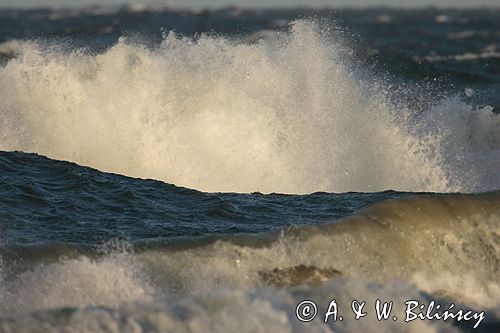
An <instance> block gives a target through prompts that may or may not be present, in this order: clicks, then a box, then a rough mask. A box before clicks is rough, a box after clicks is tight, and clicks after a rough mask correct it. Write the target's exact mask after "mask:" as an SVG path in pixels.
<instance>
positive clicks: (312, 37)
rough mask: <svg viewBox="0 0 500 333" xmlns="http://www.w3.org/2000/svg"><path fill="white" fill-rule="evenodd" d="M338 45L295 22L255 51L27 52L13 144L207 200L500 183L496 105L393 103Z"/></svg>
mask: <svg viewBox="0 0 500 333" xmlns="http://www.w3.org/2000/svg"><path fill="white" fill-rule="evenodd" d="M338 39H339V38H337V37H335V36H334V37H332V34H331V33H327V32H325V29H322V28H319V27H318V25H317V24H315V23H312V22H308V21H296V22H293V23H292V24H291V27H290V32H289V33H288V34H282V35H281V37H279V35H278V38H273V39H267V40H266V39H262V40H260V41H257V42H254V43H242V42H241V40H237V39H236V40H234V39H228V38H224V37H211V36H200V37H199V38H197V39H191V38H180V37H178V36H175V35H174V34H172V33H171V34H168V35H167V36H165V38H164V39H163V42H162V43H161V45H159V46H158V47H153V48H151V47H146V46H145V45H141V44H139V43H137V42H131V41H128V40H127V39H126V38H122V39H120V40H119V41H118V42H117V43H116V44H115V45H114V46H112V47H111V48H109V49H107V50H106V51H103V52H101V53H97V54H95V53H92V52H89V51H85V50H74V49H71V48H64V47H62V46H61V45H54V44H53V43H51V42H41V41H38V42H23V43H19V44H16V45H17V46H16V50H15V52H13V53H15V54H17V56H16V57H14V58H12V59H10V60H9V61H8V62H7V63H6V65H5V66H4V67H0V111H1V113H2V118H1V119H0V149H2V150H22V151H29V152H37V153H41V154H44V155H47V156H50V157H52V158H57V159H64V160H70V161H73V162H76V163H79V164H83V165H89V166H92V167H95V168H98V169H101V170H104V171H112V172H116V173H121V174H126V175H130V176H135V177H141V178H155V179H160V180H164V181H166V182H168V183H174V184H177V185H181V186H185V187H190V188H195V189H199V190H203V191H231V192H253V191H260V192H286V193H307V192H314V191H329V192H346V191H370V192H371V191H381V190H386V189H395V190H401V191H435V192H454V191H463V192H474V191H485V190H492V189H497V188H499V187H500V176H499V174H498V172H497V171H498V165H499V161H500V150H499V146H500V138H499V136H500V134H499V133H500V129H499V128H500V120H499V117H498V115H495V114H494V113H493V112H492V110H491V108H488V107H486V108H480V109H477V108H474V107H471V106H469V105H467V104H465V103H464V102H462V101H461V100H460V99H458V98H457V97H453V96H452V97H448V98H443V99H441V100H435V101H432V102H431V103H428V104H430V105H431V107H430V108H426V109H424V110H423V111H422V110H419V109H420V108H419V107H417V106H416V105H410V104H409V103H406V104H405V103H398V102H394V101H397V100H398V98H397V97H398V96H394V94H397V93H389V92H388V91H389V90H388V89H386V88H384V87H385V86H386V85H385V83H383V81H384V79H383V78H382V79H380V80H379V79H377V78H370V79H369V80H368V81H367V79H362V78H363V77H367V75H366V73H364V74H363V75H359V74H360V72H361V71H362V70H361V69H359V68H356V69H353V66H352V65H350V64H349V61H350V59H349V55H348V54H349V52H348V49H347V48H346V47H345V46H344V45H345V42H341V41H339V40H338ZM11 44H12V43H11ZM391 94H392V95H391ZM422 99H425V96H415V98H414V100H422Z"/></svg>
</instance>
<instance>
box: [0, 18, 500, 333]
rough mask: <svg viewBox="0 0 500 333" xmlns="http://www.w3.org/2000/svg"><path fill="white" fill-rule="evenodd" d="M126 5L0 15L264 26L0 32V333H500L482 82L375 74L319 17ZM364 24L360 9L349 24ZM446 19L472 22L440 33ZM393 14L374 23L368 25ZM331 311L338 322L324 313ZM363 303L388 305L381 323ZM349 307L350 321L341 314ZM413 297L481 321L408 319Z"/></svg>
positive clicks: (60, 23)
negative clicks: (152, 32) (249, 30)
mask: <svg viewBox="0 0 500 333" xmlns="http://www.w3.org/2000/svg"><path fill="white" fill-rule="evenodd" d="M127 10H129V9H122V11H118V12H116V13H115V12H109V13H108V12H92V9H88V11H85V10H82V11H81V12H79V11H75V12H64V11H60V12H58V11H54V12H50V11H49V12H47V13H45V12H44V11H41V12H33V13H32V12H30V11H26V12H20V13H17V12H13V13H11V12H9V11H3V12H2V11H0V15H3V16H4V17H5V20H7V19H9V18H10V17H14V16H15V15H20V16H18V17H23V15H25V16H26V20H27V22H31V23H30V24H33V26H34V27H37V26H38V25H36V24H39V23H36V24H35V23H33V22H38V21H36V20H41V21H42V22H45V23H46V24H47V27H53V28H51V29H56V28H57V29H61V31H66V30H67V27H66V26H65V24H68V23H67V22H66V21H65V20H66V18H68V17H69V18H73V19H75V20H77V19H78V18H87V19H88V20H90V21H92V20H95V23H94V25H95V26H96V27H97V26H99V24H100V22H101V20H103V21H105V22H108V21H110V20H111V19H113V21H112V22H115V20H118V21H117V22H118V23H116V24H115V23H113V24H115V25H118V24H121V23H119V22H129V21H127V20H130V22H135V21H134V20H138V21H140V22H143V24H144V25H147V24H150V23H148V22H149V21H152V22H154V19H157V17H162V16H161V15H165V16H166V17H167V18H169V19H171V20H174V21H175V20H177V19H179V20H180V18H183V19H186V20H192V22H203V21H202V20H203V17H206V20H207V22H212V23H213V24H217V23H218V22H225V21H223V20H231V19H241V20H244V19H245V20H247V21H244V22H247V24H248V25H249V26H251V24H250V23H248V22H253V21H252V20H253V19H258V20H267V19H268V18H267V17H268V16H269V17H272V19H269V20H270V21H269V22H274V23H261V24H262V26H258V27H259V29H257V31H256V32H254V33H253V34H238V33H233V34H217V33H213V32H212V33H208V34H200V35H195V36H194V37H191V36H183V35H182V34H180V33H175V32H168V33H166V32H163V33H162V37H161V40H159V41H157V42H154V41H152V39H148V37H147V36H145V35H141V34H137V35H135V34H134V31H133V25H132V23H127V24H130V29H131V31H132V33H127V34H123V36H122V37H119V38H117V39H116V40H114V41H113V42H111V43H109V41H108V39H106V38H109V36H108V35H109V34H111V33H113V29H114V28H113V27H111V28H109V29H107V30H99V32H95V31H94V30H92V28H90V27H87V28H84V23H82V22H85V21H84V20H83V19H82V22H80V23H75V27H80V28H81V29H82V31H87V34H88V35H89V36H90V37H89V36H87V35H85V37H84V40H86V39H85V38H88V39H89V40H91V41H94V42H96V41H97V42H98V43H101V42H102V40H105V41H106V42H103V43H104V44H103V45H99V47H97V48H95V47H94V46H91V42H89V45H88V46H85V43H83V44H84V46H83V47H82V46H81V44H82V41H81V40H80V39H79V38H82V37H81V36H80V35H78V33H75V37H74V39H73V40H72V37H70V38H67V39H65V40H58V39H57V38H31V39H30V38H25V39H19V38H18V39H16V38H14V37H11V36H18V34H22V33H23V32H22V29H21V28H16V29H18V30H16V29H14V28H12V27H11V28H10V29H12V31H13V32H9V33H10V35H9V33H6V34H7V36H8V37H9V36H10V37H11V38H8V40H5V41H4V42H3V43H1V44H0V114H1V116H0V332H176V333H177V332H236V331H238V332H469V331H472V330H474V331H477V332H496V331H497V330H498V327H499V323H500V302H499V300H500V279H499V276H500V274H499V267H500V264H499V263H500V192H499V189H500V172H499V169H500V168H499V167H500V116H499V115H498V112H497V110H495V107H496V106H495V105H491V106H490V105H489V104H488V103H485V102H484V100H486V101H490V102H491V103H490V104H493V103H494V102H495V95H496V94H491V95H488V93H489V91H490V90H488V89H490V88H491V87H493V88H494V87H497V84H498V82H497V81H495V80H496V79H492V81H491V83H488V84H486V83H484V82H483V81H480V80H479V79H478V82H475V81H471V82H472V83H471V82H469V81H466V83H464V82H462V81H459V80H458V79H456V81H453V77H452V79H450V80H451V82H452V84H451V86H450V87H451V88H450V89H447V90H446V91H445V90H443V89H442V86H440V85H439V84H442V83H440V82H435V84H436V85H435V86H432V81H431V84H429V82H427V81H425V82H424V80H423V76H422V77H421V76H419V75H420V73H421V72H418V71H416V72H415V73H414V74H413V75H414V77H412V78H411V80H406V79H405V78H404V77H403V78H401V77H398V75H400V74H398V72H397V71H396V70H395V73H386V72H384V70H381V69H380V68H379V67H377V66H378V65H377V66H375V65H370V62H369V60H366V59H365V60H362V61H360V59H359V57H360V53H359V50H357V49H356V45H353V44H356V41H355V40H351V38H354V37H350V35H349V34H347V33H345V31H344V30H343V29H342V28H341V27H339V26H337V25H335V24H337V23H335V24H334V23H332V22H330V21H328V20H326V19H324V20H321V19H318V20H305V19H301V20H291V19H289V20H288V18H286V19H285V18H282V19H280V20H281V21H280V20H278V18H275V17H274V16H279V15H281V14H280V12H272V11H270V12H266V11H262V12H255V13H254V12H249V13H246V12H244V11H241V12H240V11H238V10H236V9H234V10H232V9H228V10H227V11H220V12H217V11H215V12H208V13H204V14H203V15H205V16H203V15H201V14H199V13H184V12H175V11H172V12H170V11H169V10H168V9H155V10H154V11H153V10H151V11H150V12H149V11H148V10H145V11H142V10H138V11H127ZM396 12H397V11H396ZM16 13H17V14H16ZM360 13H361V14H363V15H365V14H366V15H369V14H370V13H371V12H370V11H366V12H363V11H360V12H359V13H358V12H356V11H355V12H354V13H351V14H350V15H353V17H356V16H355V15H361V14H360ZM429 13H431V14H432V15H433V16H429V17H431V18H432V19H433V21H432V22H433V24H435V25H442V24H446V22H448V21H446V22H444V21H442V19H439V20H438V19H437V17H438V15H437V14H435V13H434V12H432V11H431V12H424V13H422V17H423V18H426V17H427V16H425V15H431V14H429ZM457 13H459V14H460V15H462V16H463V17H466V16H467V15H469V16H470V17H472V18H475V16H474V15H479V14H477V13H475V14H474V13H473V12H468V11H463V12H460V11H457V12H451V14H449V15H450V17H449V21H450V22H454V21H453V20H454V19H455V18H456V17H458V16H459V14H457ZM35 14H36V15H38V16H36V15H35ZM55 14H58V16H54V15H55ZM389 14H390V13H389ZM389 14H384V15H385V16H384V19H381V18H380V17H381V16H380V13H378V12H376V11H374V14H373V15H374V19H373V20H374V22H375V23H376V24H378V25H376V26H377V27H378V28H377V29H380V34H383V33H387V32H385V30H383V29H384V27H385V25H387V24H392V22H393V21H392V20H393V19H392V16H388V15H389ZM30 15H31V16H30ZM44 15H46V16H44ZM141 15H142V16H141ZM148 15H150V16H151V17H150V16H148ZM176 15H177V16H176ZM252 15H253V16H252ZM266 15H267V16H266ZM273 15H274V16H273ZM282 15H283V16H286V15H289V13H288V12H284V13H283V14H282ZM345 15H346V16H347V17H348V15H349V12H347V13H346V14H345ZM391 15H392V14H391ZM401 15H403V17H405V19H407V20H408V21H405V22H407V24H408V25H409V26H411V24H414V25H415V26H417V25H416V24H417V23H414V22H413V21H411V20H410V19H409V18H406V16H405V15H409V14H407V13H404V12H402V14H401ZM443 15H444V14H443ZM454 15H455V16H454ZM484 15H485V16H484V17H485V18H484V20H485V22H487V17H488V16H487V14H484ZM108 16H109V19H107V18H108ZM410 16H411V15H410ZM462 16H460V17H462ZM179 17H180V18H179ZM363 17H364V16H363ZM387 17H389V19H388V18H387ZM467 17H468V16H467ZM30 20H31V21H30ZM120 20H121V21H120ZM283 20H285V23H283ZM286 20H288V21H290V22H291V23H290V24H289V25H288V21H286ZM471 20H472V19H471ZM32 21H33V22H32ZM441 21H442V22H441ZM75 22H77V21H75ZM78 22H79V21H78ZM175 22H177V21H175ZM242 22H243V21H242ZM266 22H267V21H266ZM360 22H363V21H362V20H361V21H360ZM370 22H371V21H370ZM456 22H459V21H458V18H457V21H456ZM106 24H108V23H106ZM197 24H198V23H197ZM200 24H201V23H200ZM272 24H275V25H276V27H277V28H273V26H272ZM457 24H458V23H457ZM461 24H466V23H461ZM484 24H485V26H486V23H484ZM491 24H493V23H491ZM267 25H271V27H269V26H267ZM227 26H228V27H229V26H230V24H229V23H227ZM125 27H127V25H125ZM183 27H184V26H182V25H179V29H180V30H182V29H183ZM283 27H284V28H283ZM440 27H441V26H440ZM73 28H74V27H73ZM184 28H185V27H184ZM269 28H273V29H269ZM41 29H48V28H46V27H45V28H41ZM85 29H87V30H85ZM228 29H229V28H228ZM234 29H237V28H234ZM370 29H371V28H370ZM436 29H437V28H436ZM47 31H49V32H50V31H52V30H47ZM68 31H69V30H68ZM164 31H165V30H164ZM49 32H47V33H49ZM30 33H32V32H30ZM68 33H69V34H70V33H71V32H68ZM27 34H28V33H27ZM28 35H29V34H28ZM61 35H64V34H61ZM456 35H457V32H456V33H454V34H451V35H450V32H448V35H445V36H448V37H449V36H451V37H450V38H449V39H450V40H452V41H453V43H455V41H456V40H457V38H455V36H456ZM70 36H71V35H70ZM460 36H462V35H460ZM464 36H465V35H464ZM492 36H493V35H492ZM117 37H118V36H117ZM1 38H2V34H0V41H2V39H1ZM408 38H410V37H408ZM414 38H415V40H417V37H414ZM464 38H468V37H467V36H466V37H464ZM491 38H492V39H494V38H497V37H491ZM497 39H498V38H497ZM387 40H388V41H389V40H390V39H389V37H387ZM494 41H496V40H494ZM106 43H107V44H106ZM464 43H465V42H464ZM108 44H109V45H108ZM499 45H500V44H499ZM384 52H386V53H384ZM384 52H382V54H383V56H387V57H388V59H389V56H392V55H391V53H390V51H387V50H386V51H384ZM415 52H416V51H415ZM492 52H493V51H492ZM394 57H396V55H394ZM439 57H440V58H439V59H441V60H442V61H444V62H445V65H448V66H452V65H453V66H455V65H456V63H455V62H454V61H455V59H454V58H452V57H449V58H447V56H441V55H439ZM405 59H406V58H405ZM408 59H409V60H408ZM408 59H406V60H401V61H410V62H413V61H414V62H416V63H417V64H421V63H422V62H426V61H427V62H426V63H425V64H426V65H428V66H431V65H429V64H431V63H432V61H433V59H438V58H437V56H435V57H434V58H432V56H431V55H429V56H427V55H423V56H422V55H411V57H409V58H408ZM446 59H448V60H446ZM492 59H497V58H496V57H495V56H492V57H489V58H484V59H483V60H481V61H492ZM476 60H477V59H472V58H471V59H470V61H476ZM446 61H450V63H446ZM469 65H470V64H469V63H465V64H463V65H461V66H464V67H463V68H464V69H463V70H464V72H466V71H467V70H466V66H469ZM473 65H474V66H476V65H477V64H473ZM394 66H395V67H396V65H394ZM432 66H434V65H432ZM436 66H438V67H436V69H435V70H434V71H435V72H436V73H437V72H438V71H439V70H442V67H439V66H441V62H439V64H438V65H436ZM471 66H472V65H471ZM409 67H410V65H408V68H409ZM461 68H462V67H461ZM424 70H425V71H427V69H425V68H424ZM424 70H422V73H425V75H427V72H425V71H424ZM450 73H451V71H450ZM481 73H482V72H481V71H480V70H478V75H482V74H481ZM495 73H496V72H494V73H493V74H491V76H494V75H498V74H495ZM408 75H410V74H408ZM450 75H452V74H450ZM464 75H465V74H464ZM499 77H500V76H499ZM426 79H427V77H426ZM441 80H443V81H444V82H446V76H445V78H444V79H441ZM471 80H472V79H471ZM437 81H439V80H437ZM479 81H480V82H479ZM488 82H489V81H488ZM485 87H486V88H485ZM436 91H437V92H436ZM476 95H477V96H483V95H485V96H490V100H488V98H486V97H484V98H483V97H481V98H483V100H481V99H480V98H479V97H478V98H476V99H474V97H475V96H476ZM478 101H480V102H478ZM421 192H428V193H421ZM245 193H252V194H245ZM262 193H266V194H262ZM278 193H286V194H278ZM332 299H335V300H336V302H337V303H338V304H339V312H340V313H341V315H342V316H343V317H344V319H343V320H342V321H336V322H333V321H329V322H327V323H325V322H324V316H325V313H326V311H327V309H328V304H329V303H330V301H332ZM377 299H380V300H383V301H384V302H385V301H393V302H394V309H393V313H392V314H391V317H390V318H389V319H388V320H378V319H377V318H376V311H375V307H374V304H375V302H376V300H377ZM303 300H312V301H314V302H316V303H317V305H318V310H319V312H318V317H317V318H316V319H314V320H312V321H310V322H303V321H300V320H298V319H297V312H296V309H297V305H298V304H299V303H301V302H302V301H303ZM353 300H358V301H360V302H361V301H366V304H367V305H366V308H365V311H366V312H367V315H366V317H364V318H361V319H359V320H355V319H354V313H353V311H352V309H351V302H352V301H353ZM410 300H414V301H418V302H420V303H419V304H426V305H428V304H429V303H430V302H431V301H434V302H436V303H439V304H440V307H441V308H442V309H443V311H444V310H445V309H450V311H452V310H451V309H453V311H457V310H458V309H463V312H464V313H465V312H467V311H470V313H472V312H473V313H476V314H477V315H478V317H477V318H475V319H474V320H451V319H450V320H440V319H434V320H428V319H423V320H420V319H417V320H412V321H409V322H405V320H404V314H405V309H406V307H405V302H406V301H410ZM451 303H453V304H454V305H453V306H451V305H450V304H451ZM423 312H424V313H425V310H423ZM479 314H481V319H480V320H479ZM393 315H394V316H397V319H394V320H393ZM474 326H476V327H475V328H473V327H474Z"/></svg>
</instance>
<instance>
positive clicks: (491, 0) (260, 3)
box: [0, 0, 500, 8]
mask: <svg viewBox="0 0 500 333" xmlns="http://www.w3.org/2000/svg"><path fill="white" fill-rule="evenodd" d="M127 2H134V3H145V4H148V3H161V2H167V1H161V0H160V1H159V0H136V1H127V0H106V1H104V0H101V1H99V0H0V8H6V7H14V8H15V7H45V6H51V7H75V6H86V5H92V4H102V5H115V4H122V3H127ZM168 3H169V4H171V5H172V6H173V7H197V8H199V7H222V6H228V5H235V6H239V7H269V6H272V7H293V6H304V7H317V6H320V7H344V6H373V5H390V6H396V7H421V6H431V5H434V6H436V5H437V6H443V7H449V6H453V7H466V6H495V7H500V0H170V1H168Z"/></svg>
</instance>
